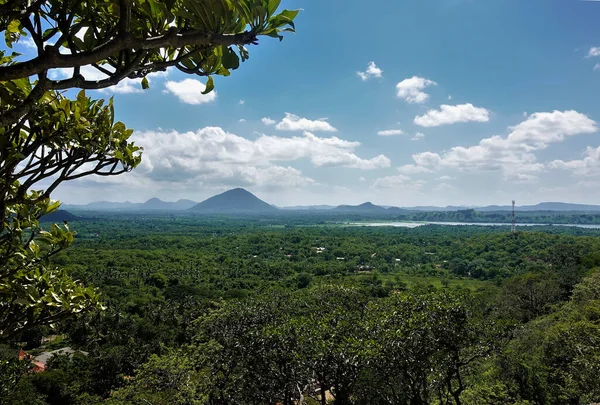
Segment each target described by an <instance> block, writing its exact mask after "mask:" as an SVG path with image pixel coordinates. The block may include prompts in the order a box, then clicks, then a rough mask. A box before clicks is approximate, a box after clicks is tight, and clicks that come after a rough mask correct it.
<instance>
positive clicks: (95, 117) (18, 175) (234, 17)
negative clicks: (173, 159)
mask: <svg viewBox="0 0 600 405" xmlns="http://www.w3.org/2000/svg"><path fill="white" fill-rule="evenodd" d="M279 5H280V0H204V1H199V0H165V1H157V0H84V1H80V0H48V1H43V0H0V31H1V32H2V33H4V42H5V45H6V46H5V47H4V48H5V50H0V340H2V339H6V338H8V337H11V336H13V335H15V334H16V333H19V332H20V331H22V330H23V329H25V328H28V327H31V326H35V325H39V324H48V323H52V322H55V321H56V320H58V319H61V318H62V317H64V316H67V315H69V314H73V313H77V312H81V311H84V310H85V309H87V308H89V307H90V306H97V305H99V304H98V296H97V295H96V293H95V291H94V290H93V289H90V288H85V287H83V286H82V285H81V284H80V283H79V282H76V281H74V280H72V279H70V278H69V277H68V275H67V274H66V273H65V272H64V271H62V270H61V269H58V268H55V267H53V266H52V265H51V264H50V262H49V259H50V258H51V257H52V256H53V255H55V254H56V253H57V252H59V251H60V250H62V249H64V248H65V247H67V246H68V245H69V244H70V243H71V242H72V241H73V237H74V233H73V232H72V231H71V230H70V229H69V227H68V225H67V224H65V225H64V226H58V225H52V226H51V228H50V229H49V230H48V231H46V230H42V228H41V227H40V224H39V219H40V217H41V216H43V215H45V214H48V213H51V212H53V211H55V210H56V209H58V207H59V203H58V202H56V201H52V200H51V199H50V196H51V193H52V192H53V191H54V190H55V189H56V187H58V186H59V185H60V184H61V183H63V182H65V181H69V180H73V179H77V178H81V177H84V176H89V175H101V176H113V175H117V174H121V173H125V172H128V171H130V170H132V169H133V168H135V167H136V166H137V165H138V164H139V163H140V161H141V148H140V147H138V146H136V145H134V144H133V143H132V142H130V141H129V137H130V136H131V134H132V132H133V131H132V130H131V129H128V128H127V127H126V126H125V125H124V124H123V123H121V122H115V120H114V108H113V103H112V100H110V101H109V102H107V103H106V102H104V101H103V100H92V99H91V98H90V97H88V96H86V94H85V90H97V89H103V88H107V87H110V86H114V85H116V84H118V83H119V82H120V81H121V80H124V79H136V78H137V79H141V86H142V87H143V88H148V85H149V83H148V80H147V78H146V76H147V75H148V74H150V73H152V72H156V71H164V70H166V69H167V68H169V67H172V68H174V69H177V70H179V71H181V72H184V73H186V74H193V75H197V76H205V77H207V81H206V90H205V92H206V93H208V92H210V91H212V90H213V88H214V83H213V78H212V76H213V75H221V76H228V75H229V74H230V73H231V71H232V70H235V69H237V68H238V67H239V66H240V62H243V61H245V60H246V59H248V57H249V53H248V50H247V48H246V46H248V45H252V44H257V43H258V38H259V36H270V37H276V38H279V39H282V36H281V33H282V32H285V31H292V32H293V31H294V29H295V27H294V22H293V20H294V18H295V17H296V15H297V14H298V11H289V10H283V11H280V12H278V9H279ZM24 37H27V38H30V39H31V40H32V41H33V43H34V44H35V50H36V51H35V54H33V55H25V56H26V57H27V58H25V60H23V58H22V57H23V55H19V54H17V53H15V52H12V53H11V52H10V51H8V50H9V49H11V48H12V46H13V44H15V43H18V42H19V41H21V40H23V38H24ZM59 68H60V69H66V70H65V71H68V72H70V77H68V78H66V79H59V80H57V79H53V77H54V75H51V74H50V72H51V71H52V69H59ZM90 70H92V71H95V72H96V73H99V74H100V75H102V76H103V78H101V79H100V80H91V79H90V78H89V75H88V78H86V72H89V71H90ZM74 88H78V89H82V91H81V92H79V94H78V95H77V97H76V98H75V99H74V100H71V99H69V98H68V97H67V96H68V94H66V93H65V92H64V91H65V90H68V89H74Z"/></svg>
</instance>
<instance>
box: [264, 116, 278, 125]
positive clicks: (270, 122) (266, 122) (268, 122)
mask: <svg viewBox="0 0 600 405" xmlns="http://www.w3.org/2000/svg"><path fill="white" fill-rule="evenodd" d="M261 121H262V123H263V124H265V125H275V122H277V121H275V120H272V119H271V118H270V117H263V118H262V119H261Z"/></svg>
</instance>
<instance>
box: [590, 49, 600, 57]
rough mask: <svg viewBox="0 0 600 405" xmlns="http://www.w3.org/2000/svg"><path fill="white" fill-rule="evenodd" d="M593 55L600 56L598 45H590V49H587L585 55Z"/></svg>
mask: <svg viewBox="0 0 600 405" xmlns="http://www.w3.org/2000/svg"><path fill="white" fill-rule="evenodd" d="M593 56H600V47H599V46H592V47H591V48H590V50H589V51H588V54H587V57H588V58H591V57H593Z"/></svg>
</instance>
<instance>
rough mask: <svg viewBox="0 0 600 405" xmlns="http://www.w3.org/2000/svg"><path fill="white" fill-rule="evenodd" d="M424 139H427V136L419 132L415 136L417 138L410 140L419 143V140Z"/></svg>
mask: <svg viewBox="0 0 600 405" xmlns="http://www.w3.org/2000/svg"><path fill="white" fill-rule="evenodd" d="M423 138H425V134H424V133H422V132H417V133H416V134H415V136H413V137H412V138H410V140H411V141H418V140H420V139H423Z"/></svg>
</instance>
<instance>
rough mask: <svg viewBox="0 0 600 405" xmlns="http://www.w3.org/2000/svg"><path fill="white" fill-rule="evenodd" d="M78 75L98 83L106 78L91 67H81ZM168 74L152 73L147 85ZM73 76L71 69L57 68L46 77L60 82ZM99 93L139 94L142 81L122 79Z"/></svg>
mask: <svg viewBox="0 0 600 405" xmlns="http://www.w3.org/2000/svg"><path fill="white" fill-rule="evenodd" d="M80 74H81V75H82V76H83V77H84V78H85V79H86V80H90V81H98V80H104V79H106V78H108V76H107V75H106V74H104V73H102V72H101V71H99V70H98V69H96V68H94V67H92V66H82V67H81V70H80ZM167 74H168V72H167V71H164V72H153V73H150V74H148V75H147V76H146V78H147V79H148V83H149V84H150V86H151V87H152V85H153V84H154V82H155V80H158V79H163V78H165V77H166V76H167ZM72 76H73V68H58V69H51V70H50V71H49V72H48V77H50V78H51V79H52V80H60V79H66V78H69V77H72ZM99 91H100V92H103V93H108V94H130V93H141V92H143V91H144V90H143V89H142V79H123V80H121V81H120V82H119V83H118V84H117V85H115V86H111V87H107V88H105V89H100V90H99Z"/></svg>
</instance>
